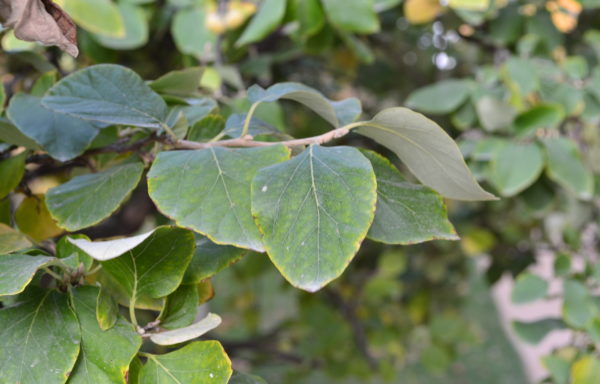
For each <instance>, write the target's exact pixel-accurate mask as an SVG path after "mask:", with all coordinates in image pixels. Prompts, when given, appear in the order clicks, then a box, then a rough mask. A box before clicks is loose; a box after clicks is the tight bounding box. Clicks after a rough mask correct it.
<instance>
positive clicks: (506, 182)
mask: <svg viewBox="0 0 600 384" xmlns="http://www.w3.org/2000/svg"><path fill="white" fill-rule="evenodd" d="M543 169H544V155H543V153H542V150H541V149H540V148H539V146H538V145H537V144H536V143H525V144H520V143H511V144H510V145H507V146H504V147H503V148H502V149H500V150H499V151H497V152H496V153H495V154H494V157H493V158H492V162H491V164H490V171H489V179H490V182H491V183H492V184H494V186H495V187H496V188H498V190H499V192H500V194H501V195H502V196H506V197H509V196H514V195H516V194H518V193H519V192H521V191H523V190H524V189H526V188H527V187H529V186H530V185H531V184H533V183H534V182H535V181H536V180H537V179H538V177H539V176H540V174H541V173H542V170H543Z"/></svg>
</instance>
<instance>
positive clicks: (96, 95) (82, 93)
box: [42, 64, 168, 128]
mask: <svg viewBox="0 0 600 384" xmlns="http://www.w3.org/2000/svg"><path fill="white" fill-rule="evenodd" d="M42 104H43V105H44V106H46V107H47V108H50V109H52V110H54V111H56V112H60V113H64V114H68V115H73V116H77V117H79V118H81V119H86V120H94V121H101V122H104V123H109V124H123V125H133V126H138V127H147V128H161V127H162V126H164V123H165V121H166V118H167V114H168V111H167V105H166V104H165V102H164V100H163V99H162V98H161V97H160V96H159V95H158V94H156V93H155V92H154V91H152V89H150V87H148V85H147V84H146V83H144V81H143V80H142V79H141V78H140V77H139V75H138V74H137V73H135V72H133V71H132V70H130V69H127V68H125V67H122V66H119V65H114V64H99V65H94V66H92V67H88V68H85V69H82V70H80V71H77V72H75V73H73V74H72V75H69V76H67V77H65V78H64V79H62V80H61V81H59V82H58V83H56V84H55V85H54V86H53V87H52V88H50V89H49V90H48V92H47V93H46V96H44V97H43V98H42Z"/></svg>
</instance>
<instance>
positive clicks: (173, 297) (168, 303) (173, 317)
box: [158, 284, 199, 329]
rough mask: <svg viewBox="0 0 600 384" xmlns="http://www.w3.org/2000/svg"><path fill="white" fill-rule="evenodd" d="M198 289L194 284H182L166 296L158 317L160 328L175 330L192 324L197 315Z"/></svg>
mask: <svg viewBox="0 0 600 384" xmlns="http://www.w3.org/2000/svg"><path fill="white" fill-rule="evenodd" d="M198 302H199V297H198V287H197V286H196V285H195V284H187V285H185V284H182V285H180V286H179V288H177V290H176V291H175V292H173V293H171V294H170V295H169V296H167V299H166V300H165V306H164V307H163V309H162V311H161V313H160V316H159V317H158V319H159V320H160V327H161V328H165V329H176V328H182V327H187V326H188V325H191V324H193V323H194V320H196V315H197V313H198Z"/></svg>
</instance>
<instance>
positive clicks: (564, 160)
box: [543, 137, 594, 200]
mask: <svg viewBox="0 0 600 384" xmlns="http://www.w3.org/2000/svg"><path fill="white" fill-rule="evenodd" d="M543 143H544V145H545V147H546V154H547V157H548V165H547V168H546V172H547V173H548V177H549V178H551V179H552V180H554V181H555V182H557V183H558V184H560V185H561V186H563V187H565V188H566V189H568V190H569V191H571V192H573V193H574V194H575V195H577V196H578V197H579V198H580V199H583V200H589V199H591V198H592V195H593V193H594V178H593V175H592V173H591V171H589V170H588V169H587V168H586V167H585V166H584V165H583V162H582V161H581V155H580V152H579V148H577V144H575V142H573V141H571V140H569V139H567V138H564V137H556V138H547V139H544V140H543Z"/></svg>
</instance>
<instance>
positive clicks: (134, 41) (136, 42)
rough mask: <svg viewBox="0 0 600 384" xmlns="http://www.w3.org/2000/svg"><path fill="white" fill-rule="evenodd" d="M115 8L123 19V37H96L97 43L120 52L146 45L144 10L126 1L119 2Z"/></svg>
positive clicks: (146, 32) (146, 27)
mask: <svg viewBox="0 0 600 384" xmlns="http://www.w3.org/2000/svg"><path fill="white" fill-rule="evenodd" d="M117 7H118V8H119V13H120V14H121V16H122V17H123V24H124V27H125V33H124V35H123V36H120V37H109V36H104V35H96V36H95V37H96V39H97V40H98V42H99V43H100V44H102V45H103V46H105V47H108V48H112V49H120V50H126V49H135V48H139V47H141V46H143V45H144V44H146V42H147V41H148V21H147V20H146V15H145V12H144V9H143V8H141V7H139V6H136V5H135V4H130V3H129V2H127V1H121V2H119V3H118V4H117Z"/></svg>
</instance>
